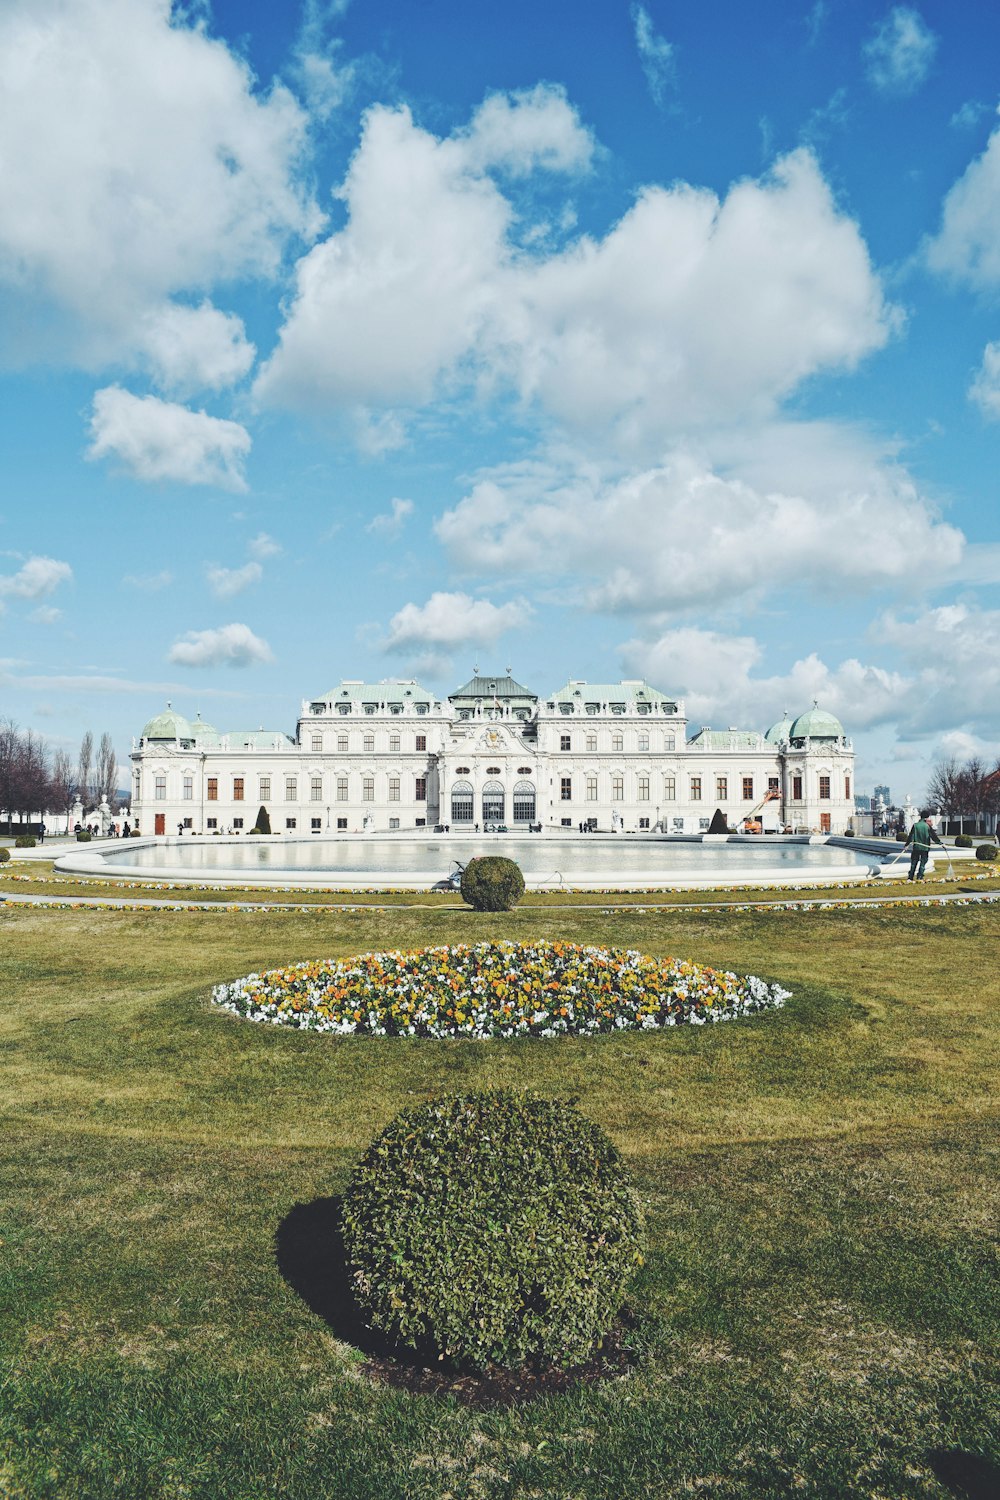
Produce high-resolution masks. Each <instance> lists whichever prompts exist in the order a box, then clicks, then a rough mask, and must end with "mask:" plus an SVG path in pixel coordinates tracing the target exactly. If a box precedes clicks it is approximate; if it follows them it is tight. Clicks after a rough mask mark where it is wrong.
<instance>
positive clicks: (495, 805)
mask: <svg viewBox="0 0 1000 1500" xmlns="http://www.w3.org/2000/svg"><path fill="white" fill-rule="evenodd" d="M505 802H506V799H505V797H504V790H503V786H502V784H501V783H500V782H499V781H487V782H486V783H485V784H484V786H483V822H484V823H502V822H503V820H504V806H505Z"/></svg>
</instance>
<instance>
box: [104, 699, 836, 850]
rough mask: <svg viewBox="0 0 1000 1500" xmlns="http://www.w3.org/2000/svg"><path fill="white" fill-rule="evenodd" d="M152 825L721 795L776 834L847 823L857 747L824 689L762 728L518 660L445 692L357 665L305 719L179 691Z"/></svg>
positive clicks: (138, 771)
mask: <svg viewBox="0 0 1000 1500" xmlns="http://www.w3.org/2000/svg"><path fill="white" fill-rule="evenodd" d="M131 759H132V809H131V810H132V816H133V818H134V819H135V821H136V823H137V826H138V827H140V828H141V830H142V832H143V833H147V834H148V833H153V834H176V833H178V832H179V831H181V830H183V831H184V832H191V833H205V834H212V833H229V832H232V833H240V832H244V833H246V832H249V831H250V830H251V829H252V828H253V827H254V826H255V823H256V821H257V815H258V810H259V808H261V807H264V808H266V810H267V814H268V820H269V822H270V826H271V830H272V832H273V833H282V834H287V835H289V836H291V837H301V836H303V835H309V834H337V833H352V832H363V831H365V830H377V831H380V832H382V831H385V832H388V831H391V830H396V829H400V830H402V829H408V828H409V829H413V828H423V827H431V828H433V827H436V826H439V825H446V826H448V827H450V828H451V829H452V830H455V831H457V830H461V829H468V830H473V829H477V828H484V827H485V826H487V825H491V826H494V827H496V826H503V827H506V828H507V829H509V830H511V831H515V830H518V831H527V830H528V829H529V828H533V829H539V828H541V829H551V828H555V829H559V828H569V829H579V828H589V829H595V830H598V831H603V832H614V831H623V832H627V833H633V832H635V833H642V832H646V831H653V830H660V831H662V832H664V833H668V834H670V833H676V834H697V833H703V832H705V831H707V829H708V827H709V824H710V823H711V821H712V817H713V814H714V813H715V811H716V809H721V811H722V813H723V814H724V816H725V818H726V820H727V821H728V823H729V825H730V826H731V827H734V828H742V827H743V826H744V825H745V824H746V823H751V824H760V825H762V827H763V830H764V831H765V832H774V831H779V830H781V829H792V830H793V831H802V830H809V831H815V832H828V833H842V832H843V831H844V830H845V829H846V828H847V827H848V825H849V824H850V822H851V818H852V815H853V811H854V750H853V747H852V744H851V741H850V740H849V739H847V738H846V736H845V734H844V730H843V727H842V725H841V724H840V722H839V720H837V719H836V718H834V716H833V715H832V714H829V713H826V712H824V711H823V710H822V709H820V708H819V707H817V706H816V705H814V706H813V707H812V708H810V709H807V710H806V711H805V712H803V713H801V714H800V715H799V716H798V717H797V718H794V719H793V718H791V717H789V716H786V717H785V718H783V719H782V720H781V721H780V722H779V723H777V724H774V725H772V726H771V728H770V729H768V730H767V731H766V732H764V733H758V732H756V731H753V730H743V729H734V728H729V729H711V728H709V727H707V726H701V727H699V728H698V729H696V730H694V731H693V732H690V730H689V725H688V721H687V717H686V715H685V711H684V702H683V700H682V699H680V698H671V697H669V696H668V695H667V694H665V693H661V692H659V691H658V690H657V689H656V688H653V687H650V686H649V684H648V683H646V682H643V681H624V682H615V683H590V682H584V681H573V680H571V681H569V682H568V683H567V684H566V685H565V687H562V688H560V689H559V690H558V691H557V692H555V693H552V694H549V695H548V696H539V695H538V694H536V693H534V692H532V691H531V690H530V689H529V688H526V687H524V686H522V684H521V683H519V682H516V681H515V680H514V678H513V677H512V676H511V675H510V672H509V671H507V672H506V673H503V674H497V675H495V676H490V675H485V676H484V675H480V674H479V673H478V672H477V674H476V675H475V676H473V677H472V678H471V679H470V680H469V681H468V682H467V683H465V684H464V685H463V686H462V687H460V688H458V689H457V690H456V691H455V692H454V693H451V694H450V695H449V696H448V697H447V698H438V697H436V696H435V695H434V694H433V693H430V692H427V691H426V690H425V689H424V688H422V687H421V686H420V684H419V683H417V682H396V681H391V682H375V683H366V682H359V681H352V680H349V679H345V680H344V681H342V682H340V683H338V685H337V686H336V687H335V688H333V689H332V691H331V692H329V693H325V694H323V695H322V696H320V697H318V698H311V699H304V700H303V702H302V709H301V713H300V715H299V720H298V723H297V725H296V730H295V734H294V735H289V734H286V733H284V732H283V731H281V730H277V729H245V730H239V729H236V730H228V731H226V732H220V731H219V730H217V729H215V728H214V727H213V726H212V725H211V724H206V723H204V722H203V721H202V719H201V718H200V716H199V717H196V718H195V719H193V720H188V719H186V718H184V717H183V716H182V715H181V714H179V713H177V712H176V711H175V710H174V709H173V708H172V707H171V705H169V704H168V705H167V709H166V711H165V712H164V713H161V714H159V715H158V716H157V717H156V718H154V719H152V720H151V721H150V722H149V723H148V724H147V725H146V727H145V728H144V729H143V731H142V734H141V736H140V738H139V740H138V742H137V743H136V744H135V745H134V748H133V751H132V757H131Z"/></svg>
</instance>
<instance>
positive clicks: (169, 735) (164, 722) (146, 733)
mask: <svg viewBox="0 0 1000 1500" xmlns="http://www.w3.org/2000/svg"><path fill="white" fill-rule="evenodd" d="M142 738H143V739H144V740H171V741H172V740H193V739H194V730H193V729H192V728H191V725H190V723H189V722H188V720H187V719H185V717H184V715H183V714H179V713H175V712H174V710H173V709H172V708H171V707H170V704H169V703H168V704H167V707H166V709H165V710H164V712H163V713H162V714H157V716H156V718H155V719H150V721H149V723H148V724H147V725H146V727H145V729H144V730H143V731H142Z"/></svg>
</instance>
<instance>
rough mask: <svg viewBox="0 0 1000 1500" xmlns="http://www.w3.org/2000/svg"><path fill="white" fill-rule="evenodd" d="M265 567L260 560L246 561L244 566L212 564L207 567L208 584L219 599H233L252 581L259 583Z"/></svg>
mask: <svg viewBox="0 0 1000 1500" xmlns="http://www.w3.org/2000/svg"><path fill="white" fill-rule="evenodd" d="M263 576H264V569H263V568H262V567H261V565H260V563H258V562H248V563H245V564H244V566H243V567H242V568H222V567H219V566H218V565H216V564H210V565H209V566H208V567H207V568H206V569H205V577H206V578H207V579H208V586H209V588H210V589H211V590H212V593H213V594H214V595H215V597H216V598H217V599H232V598H234V597H235V595H236V594H242V592H243V590H244V589H246V588H249V587H250V585H251V584H252V583H259V582H260V580H261V579H262V578H263Z"/></svg>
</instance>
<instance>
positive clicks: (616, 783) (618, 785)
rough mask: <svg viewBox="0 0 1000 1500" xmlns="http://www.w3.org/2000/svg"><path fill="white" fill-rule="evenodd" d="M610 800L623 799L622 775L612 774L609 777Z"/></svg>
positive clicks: (623, 783) (623, 779) (623, 781)
mask: <svg viewBox="0 0 1000 1500" xmlns="http://www.w3.org/2000/svg"><path fill="white" fill-rule="evenodd" d="M611 800H612V802H624V801H625V778H624V776H612V778H611Z"/></svg>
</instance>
